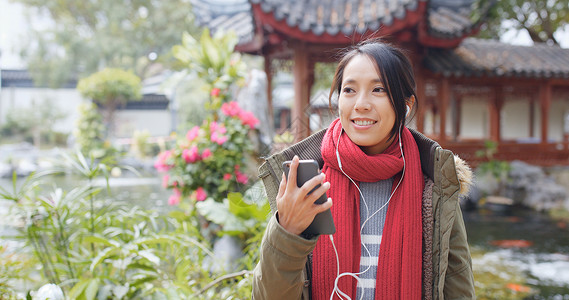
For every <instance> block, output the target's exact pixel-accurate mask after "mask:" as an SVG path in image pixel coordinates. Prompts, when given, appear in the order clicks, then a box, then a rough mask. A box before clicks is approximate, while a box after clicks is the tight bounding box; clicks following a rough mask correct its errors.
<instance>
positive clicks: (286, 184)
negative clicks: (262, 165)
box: [277, 156, 332, 234]
mask: <svg viewBox="0 0 569 300" xmlns="http://www.w3.org/2000/svg"><path fill="white" fill-rule="evenodd" d="M298 161H299V158H298V156H294V158H293V159H292V163H291V165H290V169H289V172H288V179H287V178H286V177H285V175H284V173H283V177H282V180H281V183H280V185H279V192H278V194H277V210H278V214H279V223H280V224H281V226H282V227H284V229H286V231H288V232H290V233H294V234H301V233H302V232H303V231H304V230H305V229H306V228H308V225H310V223H312V220H314V217H315V216H316V215H317V214H319V213H321V212H323V211H325V210H327V209H329V208H330V207H332V199H330V198H328V201H326V202H324V203H322V204H315V203H314V201H316V200H317V199H318V198H320V196H321V195H322V194H324V193H325V192H326V191H327V190H328V189H329V188H330V183H329V182H324V179H325V175H324V173H321V174H320V175H318V176H314V177H313V178H312V179H310V180H309V181H307V182H305V183H304V184H303V185H302V187H300V188H299V187H297V186H296V174H297V168H298V164H299V162H298ZM318 184H320V185H321V186H320V187H319V188H318V189H316V190H314V192H312V193H311V194H310V195H307V194H308V192H310V191H311V190H312V189H313V188H314V187H316V186H317V185H318Z"/></svg>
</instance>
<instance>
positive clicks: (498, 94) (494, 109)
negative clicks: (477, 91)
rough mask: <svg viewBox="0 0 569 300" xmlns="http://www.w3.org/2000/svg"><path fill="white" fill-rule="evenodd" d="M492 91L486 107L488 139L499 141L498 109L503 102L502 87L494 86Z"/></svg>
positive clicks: (500, 108)
mask: <svg viewBox="0 0 569 300" xmlns="http://www.w3.org/2000/svg"><path fill="white" fill-rule="evenodd" d="M493 91H494V93H493V94H492V95H491V97H490V101H489V103H488V108H489V111H490V140H492V141H494V142H499V141H500V140H501V137H500V135H501V133H500V131H501V130H500V111H502V106H503V104H504V99H503V98H504V97H503V92H502V87H498V86H496V87H494V88H493Z"/></svg>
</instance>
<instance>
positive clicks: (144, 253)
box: [138, 250, 160, 265]
mask: <svg viewBox="0 0 569 300" xmlns="http://www.w3.org/2000/svg"><path fill="white" fill-rule="evenodd" d="M138 255H140V256H142V257H144V258H146V259H147V260H148V261H149V262H151V263H153V264H155V265H160V258H159V257H158V256H156V255H155V254H154V253H152V250H141V251H138Z"/></svg>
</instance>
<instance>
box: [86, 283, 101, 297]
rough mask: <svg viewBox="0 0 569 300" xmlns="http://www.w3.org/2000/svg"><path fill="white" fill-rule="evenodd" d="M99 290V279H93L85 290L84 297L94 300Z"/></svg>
mask: <svg viewBox="0 0 569 300" xmlns="http://www.w3.org/2000/svg"><path fill="white" fill-rule="evenodd" d="M98 290H99V278H93V279H92V280H91V282H89V285H87V288H85V291H84V295H85V299H86V300H93V299H95V297H96V296H97V291H98Z"/></svg>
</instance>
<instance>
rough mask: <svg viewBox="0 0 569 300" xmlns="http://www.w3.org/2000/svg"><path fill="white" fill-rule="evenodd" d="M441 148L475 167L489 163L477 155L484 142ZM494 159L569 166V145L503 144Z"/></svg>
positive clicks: (450, 145) (464, 143)
mask: <svg viewBox="0 0 569 300" xmlns="http://www.w3.org/2000/svg"><path fill="white" fill-rule="evenodd" d="M441 146H443V147H444V148H446V149H449V150H451V151H453V152H454V153H455V154H457V155H458V156H459V157H461V158H463V159H464V160H466V161H467V162H468V163H469V164H470V165H472V166H473V167H475V166H477V165H478V164H480V163H481V162H484V161H487V159H486V158H485V157H479V156H477V155H476V152H477V151H479V150H484V149H485V148H484V142H483V141H477V142H476V141H472V142H445V143H441ZM494 159H498V160H506V161H513V160H521V161H524V162H527V163H529V164H532V165H538V166H556V165H562V166H569V143H567V142H560V143H547V144H541V143H538V144H529V143H528V144H526V143H516V142H501V143H500V144H499V145H498V149H497V152H496V153H495V154H494Z"/></svg>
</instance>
